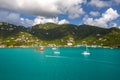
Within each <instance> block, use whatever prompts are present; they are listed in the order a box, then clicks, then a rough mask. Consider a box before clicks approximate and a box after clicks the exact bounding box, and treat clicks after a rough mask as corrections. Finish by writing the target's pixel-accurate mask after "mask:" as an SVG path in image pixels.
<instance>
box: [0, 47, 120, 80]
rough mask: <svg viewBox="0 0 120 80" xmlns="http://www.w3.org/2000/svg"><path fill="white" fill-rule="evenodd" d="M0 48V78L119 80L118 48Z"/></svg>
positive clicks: (27, 79) (25, 79)
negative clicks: (42, 49)
mask: <svg viewBox="0 0 120 80" xmlns="http://www.w3.org/2000/svg"><path fill="white" fill-rule="evenodd" d="M84 50H85V47H76V48H58V49H57V51H59V52H60V54H54V51H55V50H52V48H45V50H44V52H40V51H38V50H36V49H33V48H0V80H120V49H119V48H116V49H111V48H89V51H90V53H91V54H90V55H86V56H85V55H83V54H81V53H82V52H83V51H84Z"/></svg>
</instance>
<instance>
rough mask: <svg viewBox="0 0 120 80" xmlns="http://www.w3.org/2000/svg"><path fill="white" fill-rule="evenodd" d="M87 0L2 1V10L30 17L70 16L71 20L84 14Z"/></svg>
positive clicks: (0, 0)
mask: <svg viewBox="0 0 120 80" xmlns="http://www.w3.org/2000/svg"><path fill="white" fill-rule="evenodd" d="M85 2H86V0H64V1H63V0H12V1H11V0H0V9H3V10H8V11H14V12H19V13H25V14H29V15H37V16H45V17H53V16H57V15H59V14H68V15H69V17H70V18H76V17H79V16H80V15H81V14H83V13H84V11H83V9H82V8H81V6H80V5H81V4H83V3H85Z"/></svg>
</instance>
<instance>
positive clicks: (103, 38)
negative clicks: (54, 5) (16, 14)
mask: <svg viewBox="0 0 120 80" xmlns="http://www.w3.org/2000/svg"><path fill="white" fill-rule="evenodd" d="M85 44H87V45H88V46H101V47H116V48H118V47H120V29H119V28H115V27H114V28H109V29H108V28H101V27H97V26H91V25H85V24H84V25H79V26H78V25H73V24H63V25H57V24H53V23H46V24H39V25H35V26H31V27H24V26H16V25H13V24H9V23H5V22H0V47H36V46H38V47H39V46H46V47H53V46H59V47H64V46H65V47H67V46H68V47H69V46H79V45H85Z"/></svg>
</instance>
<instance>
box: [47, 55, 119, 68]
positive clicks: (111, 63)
mask: <svg viewBox="0 0 120 80" xmlns="http://www.w3.org/2000/svg"><path fill="white" fill-rule="evenodd" d="M45 57H46V58H62V59H70V60H77V61H80V62H81V61H82V62H94V63H100V64H107V65H117V66H120V64H119V63H114V62H110V61H103V60H95V59H85V58H73V57H66V56H58V55H56V56H54V55H45Z"/></svg>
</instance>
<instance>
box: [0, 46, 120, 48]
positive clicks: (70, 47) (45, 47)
mask: <svg viewBox="0 0 120 80" xmlns="http://www.w3.org/2000/svg"><path fill="white" fill-rule="evenodd" d="M41 47H44V48H54V47H57V48H77V47H86V46H84V45H76V46H66V45H65V46H8V47H5V46H0V48H41ZM87 47H88V48H111V49H113V48H120V47H110V46H96V45H92V46H89V45H88V46H87Z"/></svg>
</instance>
